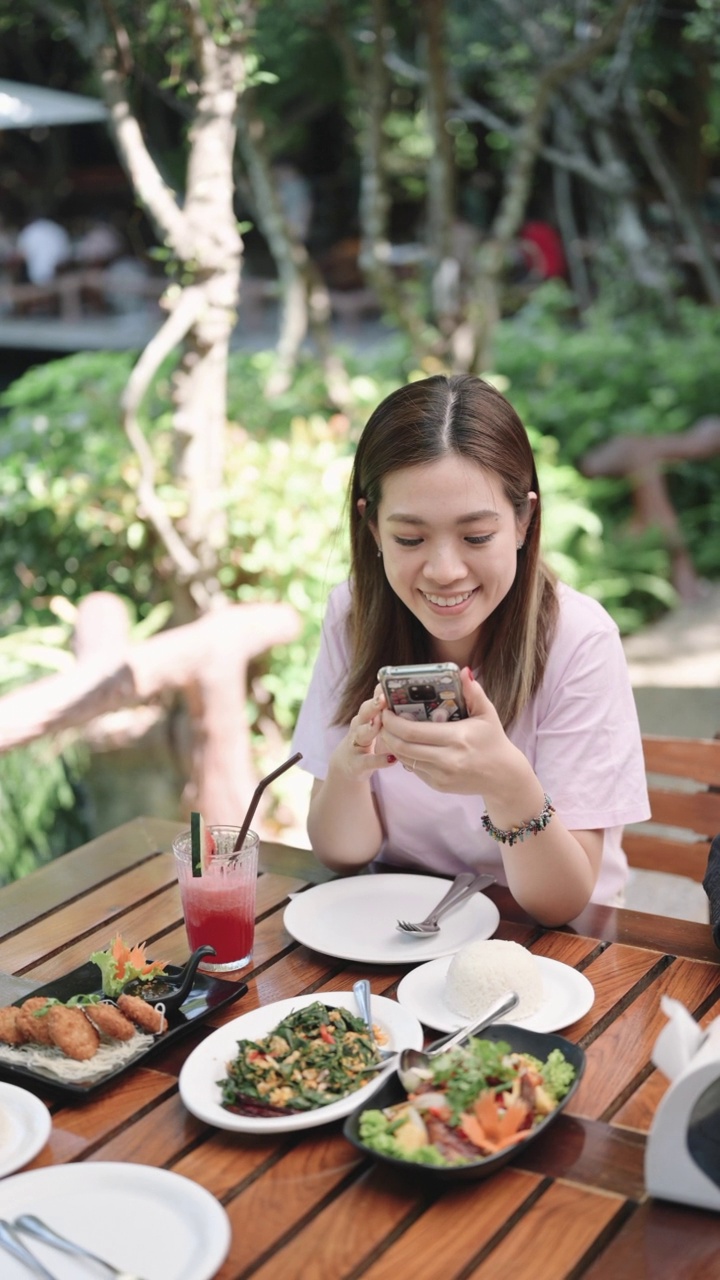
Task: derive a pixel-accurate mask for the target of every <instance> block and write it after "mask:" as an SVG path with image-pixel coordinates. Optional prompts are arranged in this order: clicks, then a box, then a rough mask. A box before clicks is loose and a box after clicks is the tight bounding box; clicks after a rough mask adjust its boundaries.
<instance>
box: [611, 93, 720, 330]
mask: <svg viewBox="0 0 720 1280" xmlns="http://www.w3.org/2000/svg"><path fill="white" fill-rule="evenodd" d="M624 101H625V110H626V112H627V117H628V119H629V121H630V127H631V129H632V131H633V134H634V136H635V141H636V143H637V145H638V149H639V151H640V153H641V155H642V156H643V158H644V160H645V163H646V164H647V167H648V169H649V170H650V172H651V174H652V176H653V177H654V179H655V181H656V182H657V184H658V187H659V188H660V190H661V192H662V194H663V196H664V197H665V200H666V201H667V203H668V206H669V208H670V209H671V211H672V213H673V216H674V218H675V221H676V222H677V224H678V226H679V228H680V230H681V231H682V233H683V235H684V236H685V239H686V241H687V243H688V245H689V247H690V249H691V251H692V260H693V262H694V264H695V266H696V268H697V272H698V275H699V277H700V280H701V281H702V285H703V288H704V289H705V294H706V296H707V299H708V302H712V303H713V304H714V305H715V306H717V305H718V303H720V272H718V269H717V267H716V266H715V263H714V261H713V256H712V249H711V246H710V244H709V242H708V239H707V236H706V235H705V233H704V231H703V228H702V226H701V224H700V222H699V220H698V218H697V217H696V216H695V213H694V210H693V209H692V208H691V206H690V204H689V203H688V201H687V200H686V199H685V198H684V197H683V195H682V193H681V191H680V187H679V184H678V181H677V178H676V176H675V174H674V173H673V171H672V169H671V167H670V164H669V163H668V161H667V160H666V159H665V157H664V156H663V154H662V152H661V150H660V147H659V146H658V143H657V140H656V139H655V137H654V136H653V134H652V132H651V130H650V129H649V128H648V126H647V124H646V123H645V121H644V119H643V115H642V111H641V108H640V102H639V99H638V93H637V89H636V88H635V86H634V85H630V86H628V88H627V89H626V91H625V96H624Z"/></svg>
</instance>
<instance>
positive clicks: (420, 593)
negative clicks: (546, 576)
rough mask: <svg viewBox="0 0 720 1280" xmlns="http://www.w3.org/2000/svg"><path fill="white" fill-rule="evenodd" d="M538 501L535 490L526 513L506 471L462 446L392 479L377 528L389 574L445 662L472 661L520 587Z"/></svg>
mask: <svg viewBox="0 0 720 1280" xmlns="http://www.w3.org/2000/svg"><path fill="white" fill-rule="evenodd" d="M536 502H537V496H536V495H535V494H534V493H531V494H529V502H528V508H527V512H526V514H525V516H524V518H523V519H522V520H518V518H517V517H516V514H515V510H514V508H513V506H512V504H511V503H510V502H509V501H508V499H507V498H506V497H505V494H504V492H503V488H502V484H501V482H500V479H499V478H498V476H497V475H495V473H494V472H491V471H485V470H484V469H483V468H482V467H480V466H479V465H478V464H477V463H475V462H472V461H470V460H468V459H467V458H463V457H461V456H460V455H458V454H455V453H449V454H446V455H445V456H444V457H442V458H440V459H438V460H437V461H436V462H429V463H427V464H423V465H422V466H413V467H406V468H403V469H402V470H400V471H394V472H392V473H391V474H390V475H389V476H387V477H386V479H385V480H384V482H383V486H382V497H381V500H380V504H379V506H378V513H377V523H376V524H375V525H374V526H373V532H374V534H375V537H376V540H377V543H378V546H379V547H380V549H381V551H382V556H383V566H384V569H385V574H386V576H387V580H388V582H389V583H390V586H391V587H392V589H393V591H394V592H395V594H396V595H397V596H399V598H400V599H401V600H402V601H403V603H404V604H405V605H407V607H408V609H410V611H411V612H412V613H414V615H415V617H416V618H417V619H418V620H419V621H420V622H421V623H422V625H423V626H424V627H425V629H426V631H428V632H429V634H430V635H431V636H432V637H433V641H434V644H433V646H432V648H433V653H434V656H435V658H436V659H437V660H438V661H442V662H447V661H453V662H457V663H458V665H459V666H464V665H466V664H467V663H468V662H469V660H470V656H471V654H472V652H473V649H474V646H475V643H476V640H477V637H478V635H479V632H480V629H481V627H482V625H483V623H484V622H485V620H486V618H488V617H489V616H490V614H491V613H492V612H493V610H494V609H496V608H497V606H498V605H499V603H500V601H501V600H503V599H504V597H505V596H506V595H507V593H508V591H509V590H510V587H511V586H512V583H513V580H514V578H515V572H516V568H517V556H518V542H523V541H524V539H525V534H526V531H527V526H528V523H529V521H530V518H531V516H532V512H533V509H534V506H535V503H536Z"/></svg>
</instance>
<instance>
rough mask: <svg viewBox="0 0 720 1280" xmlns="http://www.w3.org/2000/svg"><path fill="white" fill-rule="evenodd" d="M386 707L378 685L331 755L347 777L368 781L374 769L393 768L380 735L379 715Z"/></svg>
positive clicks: (393, 759) (389, 754) (354, 717)
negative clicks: (366, 779)
mask: <svg viewBox="0 0 720 1280" xmlns="http://www.w3.org/2000/svg"><path fill="white" fill-rule="evenodd" d="M386 707H387V702H386V701H385V695H384V694H383V692H382V689H381V687H380V685H378V686H377V688H376V690H375V694H374V696H373V697H372V698H369V699H368V701H367V702H363V703H362V704H361V706H360V710H359V711H358V713H357V715H356V716H353V718H352V720H351V721H350V728H349V730H348V732H347V734H346V735H345V737H344V738H343V740H342V742H341V743H340V744H339V746H338V747H337V748H336V750H335V752H334V756H335V761H336V763H337V764H338V765H339V767H340V768H341V769H342V770H343V772H344V773H345V774H346V776H347V777H350V778H355V779H358V778H359V779H363V778H368V777H369V776H370V774H371V773H374V772H375V770H376V769H389V768H390V766H391V765H393V764H395V762H396V761H395V756H393V755H392V754H391V752H390V750H389V748H388V745H387V742H386V740H385V735H384V734H383V732H382V727H383V725H382V713H383V711H384V710H385V708H386Z"/></svg>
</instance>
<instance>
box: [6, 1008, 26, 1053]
mask: <svg viewBox="0 0 720 1280" xmlns="http://www.w3.org/2000/svg"><path fill="white" fill-rule="evenodd" d="M24 1042H25V1036H24V1035H23V1031H22V1026H21V1025H20V1010H19V1009H18V1007H17V1005H14V1004H11V1005H7V1006H6V1007H5V1008H4V1009H0V1043H2V1044H24Z"/></svg>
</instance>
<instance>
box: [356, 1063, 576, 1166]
mask: <svg viewBox="0 0 720 1280" xmlns="http://www.w3.org/2000/svg"><path fill="white" fill-rule="evenodd" d="M574 1080H575V1068H574V1067H573V1066H572V1064H571V1063H569V1062H568V1061H567V1060H566V1058H565V1057H564V1055H563V1054H562V1052H561V1051H560V1050H559V1049H553V1050H552V1052H551V1053H550V1054H549V1055H548V1057H547V1059H546V1060H545V1062H541V1061H540V1060H539V1059H538V1058H534V1057H532V1056H531V1055H530V1054H528V1053H515V1052H513V1051H512V1050H511V1048H510V1046H509V1045H508V1044H506V1043H505V1042H504V1041H502V1040H481V1039H474V1040H471V1041H470V1042H469V1043H468V1044H467V1045H464V1046H463V1047H461V1048H456V1049H451V1050H449V1051H448V1053H445V1054H439V1055H438V1056H437V1057H434V1058H433V1059H432V1060H431V1067H430V1069H429V1070H428V1072H427V1078H426V1079H424V1080H423V1081H422V1082H421V1083H420V1084H419V1085H418V1087H417V1088H416V1089H415V1090H414V1091H413V1092H412V1093H409V1094H408V1096H407V1098H406V1100H405V1101H403V1102H399V1103H396V1104H395V1105H394V1106H391V1107H387V1108H386V1109H385V1110H382V1111H378V1110H368V1111H364V1112H363V1113H362V1115H361V1117H360V1122H359V1136H360V1139H361V1141H362V1142H363V1143H364V1144H365V1145H366V1146H367V1147H369V1148H370V1149H371V1150H373V1151H378V1152H380V1153H381V1154H382V1155H385V1156H391V1157H394V1158H395V1159H398V1160H408V1161H413V1162H415V1163H418V1164H427V1165H439V1166H443V1165H444V1166H453V1165H463V1164H471V1163H472V1164H474V1163H476V1162H477V1161H478V1160H482V1159H483V1158H487V1157H488V1156H493V1155H495V1154H497V1153H498V1152H500V1151H503V1150H504V1149H505V1148H507V1147H508V1146H512V1145H514V1144H515V1143H518V1142H522V1141H523V1140H524V1139H525V1138H527V1137H528V1136H529V1135H530V1134H531V1133H532V1131H533V1129H535V1128H536V1126H537V1125H538V1124H540V1123H541V1122H542V1121H543V1120H545V1118H546V1117H547V1116H549V1115H551V1113H552V1112H553V1111H554V1110H555V1108H556V1107H557V1105H558V1103H559V1102H560V1100H561V1099H562V1098H564V1096H565V1094H566V1093H567V1092H568V1090H569V1089H570V1088H571V1086H572V1084H573V1082H574Z"/></svg>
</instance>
